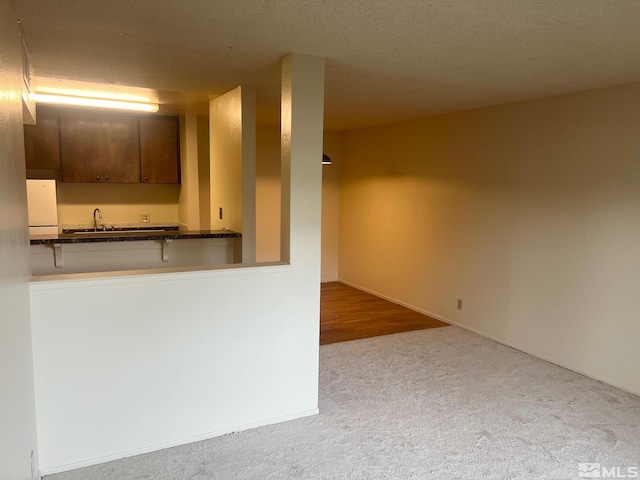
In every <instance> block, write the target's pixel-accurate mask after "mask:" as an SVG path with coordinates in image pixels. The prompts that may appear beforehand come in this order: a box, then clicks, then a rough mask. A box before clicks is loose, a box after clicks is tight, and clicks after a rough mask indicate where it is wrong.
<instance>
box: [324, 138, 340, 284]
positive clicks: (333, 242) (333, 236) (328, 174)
mask: <svg viewBox="0 0 640 480" xmlns="http://www.w3.org/2000/svg"><path fill="white" fill-rule="evenodd" d="M340 142H341V135H340V133H336V132H324V153H326V154H327V155H329V157H331V165H323V166H322V272H321V273H322V275H321V279H322V281H323V282H335V281H337V280H338V238H339V235H338V230H339V226H340Z"/></svg>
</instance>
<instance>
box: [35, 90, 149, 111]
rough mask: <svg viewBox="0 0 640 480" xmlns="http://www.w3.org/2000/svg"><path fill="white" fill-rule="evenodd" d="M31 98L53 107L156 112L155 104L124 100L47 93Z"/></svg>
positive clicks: (37, 94) (36, 94)
mask: <svg viewBox="0 0 640 480" xmlns="http://www.w3.org/2000/svg"><path fill="white" fill-rule="evenodd" d="M31 97H32V98H33V99H34V100H35V101H36V103H50V104H54V105H71V106H76V107H94V108H111V109H116V110H133V111H136V112H157V111H158V104H157V103H140V102H127V101H124V100H107V99H104V98H89V97H75V96H68V95H53V94H49V93H33V94H31Z"/></svg>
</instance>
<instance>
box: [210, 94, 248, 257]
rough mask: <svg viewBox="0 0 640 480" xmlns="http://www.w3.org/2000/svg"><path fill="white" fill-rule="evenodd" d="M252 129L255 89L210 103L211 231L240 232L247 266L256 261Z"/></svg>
mask: <svg viewBox="0 0 640 480" xmlns="http://www.w3.org/2000/svg"><path fill="white" fill-rule="evenodd" d="M255 129H256V93H255V88H252V87H237V88H235V89H234V90H231V91H230V92H227V93H225V94H224V95H221V96H219V97H217V98H215V99H213V100H211V102H210V103H209V149H210V164H209V165H210V177H209V178H210V191H209V193H210V199H211V227H212V228H213V229H216V230H217V229H221V228H226V229H229V230H234V231H236V232H242V261H243V262H249V263H250V262H255V259H256V243H255V242H256V240H255V234H256V230H255V229H256V227H255V225H256V219H255V218H256V217H255V215H256V213H255V176H256V133H255V132H256V131H255ZM220 209H222V219H221V218H220V215H219V212H220Z"/></svg>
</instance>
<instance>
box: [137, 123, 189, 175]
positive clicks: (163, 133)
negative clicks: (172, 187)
mask: <svg viewBox="0 0 640 480" xmlns="http://www.w3.org/2000/svg"><path fill="white" fill-rule="evenodd" d="M178 127H179V125H178V118H177V117H144V118H140V175H141V181H142V183H180V153H179V141H178V135H179V128H178Z"/></svg>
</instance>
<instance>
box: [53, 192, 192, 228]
mask: <svg viewBox="0 0 640 480" xmlns="http://www.w3.org/2000/svg"><path fill="white" fill-rule="evenodd" d="M57 190H58V223H59V224H60V225H68V224H72V225H75V224H90V223H93V210H94V209H95V208H99V209H100V210H101V211H102V214H103V219H102V220H101V222H102V223H104V224H107V225H108V224H111V223H115V224H119V223H138V222H139V221H140V218H139V215H140V214H141V213H148V214H149V215H150V221H151V223H152V224H153V223H177V222H178V196H179V194H180V185H146V184H135V185H125V184H119V185H118V184H111V185H107V184H85V183H58V188H57Z"/></svg>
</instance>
